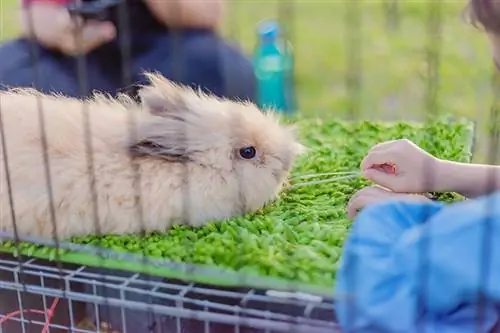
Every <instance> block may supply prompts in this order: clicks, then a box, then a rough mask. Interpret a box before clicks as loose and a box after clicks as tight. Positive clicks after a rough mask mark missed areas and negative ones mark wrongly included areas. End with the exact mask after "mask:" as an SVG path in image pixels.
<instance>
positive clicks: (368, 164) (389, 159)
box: [361, 149, 396, 170]
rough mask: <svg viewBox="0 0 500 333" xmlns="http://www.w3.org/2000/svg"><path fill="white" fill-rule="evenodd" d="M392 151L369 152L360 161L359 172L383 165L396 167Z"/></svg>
mask: <svg viewBox="0 0 500 333" xmlns="http://www.w3.org/2000/svg"><path fill="white" fill-rule="evenodd" d="M393 155H394V154H393V153H392V150H390V149H387V150H385V149H384V150H377V151H373V152H369V153H368V154H367V155H366V156H365V158H363V160H362V161H361V170H366V169H370V168H373V167H377V166H383V165H394V166H395V165H396V163H395V161H394V156H393Z"/></svg>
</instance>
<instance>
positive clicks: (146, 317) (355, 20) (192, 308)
mask: <svg viewBox="0 0 500 333" xmlns="http://www.w3.org/2000/svg"><path fill="white" fill-rule="evenodd" d="M385 4H386V5H385V16H386V26H387V29H388V32H389V33H395V34H397V32H398V29H399V28H400V25H401V24H402V17H401V15H400V10H399V2H398V1H397V0H387V1H385ZM108 5H109V6H111V7H112V8H113V10H109V11H108V12H107V13H108V14H109V13H111V14H110V15H114V19H115V20H116V22H117V25H118V46H119V51H120V57H119V59H116V60H117V61H119V62H120V63H121V68H122V72H121V77H122V85H121V86H122V87H123V92H124V93H126V94H129V95H130V96H132V97H133V98H137V97H138V96H137V92H138V90H137V88H138V86H137V84H136V83H137V82H133V81H134V80H133V78H132V75H131V68H132V63H131V58H132V47H131V38H130V36H131V34H132V31H131V30H132V29H131V20H133V19H134V18H133V15H134V13H133V12H132V11H131V10H130V9H129V8H128V6H129V5H130V3H129V2H126V1H120V0H118V1H116V2H112V1H105V0H94V1H91V2H82V3H73V4H71V5H70V7H71V8H72V10H73V12H75V13H79V14H82V13H83V14H86V15H88V17H93V15H97V14H99V13H98V12H99V11H100V10H101V9H102V8H106V6H108ZM236 5H237V3H235V4H234V6H236ZM100 6H101V7H100ZM361 6H363V1H360V0H353V1H346V2H345V3H344V7H345V31H344V36H345V51H346V60H347V63H346V66H345V68H346V73H345V86H346V89H347V91H348V96H349V102H348V105H347V108H348V118H349V119H350V120H356V119H360V118H361V112H360V108H361V102H360V99H361V94H362V91H363V89H369V87H363V82H362V73H363V64H362V55H363V52H365V50H363V48H362V46H363V40H362V36H363V34H362V27H363V21H362V15H361V11H360V7H361ZM441 7H442V3H441V1H438V0H434V1H430V2H428V5H427V8H428V9H427V10H428V16H427V17H428V21H427V22H426V23H425V26H426V27H427V29H428V30H427V37H428V39H427V45H425V49H426V61H425V63H426V71H427V73H426V75H425V77H426V87H427V89H426V110H427V113H426V115H427V120H432V119H434V118H435V117H436V115H438V113H439V108H438V107H437V103H438V96H439V94H438V93H439V66H440V45H441V42H442V41H441V34H442V17H441V15H442V13H441ZM277 8H278V13H277V16H278V19H279V21H280V23H281V25H282V27H284V31H283V34H284V35H285V37H286V39H287V40H289V41H292V43H291V44H292V45H294V47H295V48H298V47H307V46H306V45H304V44H305V43H306V42H305V41H297V40H296V39H295V38H294V23H295V19H296V17H297V16H300V12H296V10H295V8H294V2H293V1H279V5H278V7H277ZM177 15H181V14H180V13H178V14H177ZM238 31H239V30H238V24H237V22H235V21H232V23H231V27H230V37H231V39H233V40H238V34H239V33H238ZM172 33H173V34H174V35H175V34H176V33H177V32H176V31H175V30H174V31H173V32H172ZM179 36H180V33H179ZM77 37H78V36H77ZM80 37H81V36H80ZM171 42H172V45H171V48H172V50H181V49H182V45H181V43H182V40H181V38H180V37H179V38H173V39H172V40H171ZM32 50H33V52H32V54H31V60H32V64H31V65H32V70H33V71H34V73H35V74H34V78H35V86H37V81H38V80H39V78H40V77H39V76H40V73H39V72H38V69H37V63H38V58H37V57H38V54H37V52H36V49H35V48H32ZM183 56H184V55H183V54H182V53H181V52H174V53H173V56H172V57H170V59H168V60H169V61H170V62H171V64H170V67H171V68H172V69H173V72H172V73H171V78H172V79H174V80H175V79H176V78H177V79H179V78H181V77H182V76H183V73H182V70H183V69H184V67H183V66H182V58H183ZM87 61H88V59H87V58H86V57H85V56H79V57H77V59H76V63H77V73H78V75H77V76H78V80H79V86H80V95H81V96H89V95H90V94H91V91H90V88H89V86H90V85H89V82H88V78H87V74H88V66H87ZM220 66H222V67H223V68H224V66H225V63H223V61H221V63H220ZM227 70H231V69H230V68H228V69H227ZM234 79H235V76H234V75H228V76H227V80H226V81H225V85H226V91H230V90H231V89H232V87H236V85H237V82H233V81H232V80H234ZM236 79H237V77H236ZM288 81H294V78H293V77H292V78H289V80H288ZM497 81H498V78H497V77H495V80H494V82H495V86H494V87H495V90H494V91H498V88H497V87H496V85H498V83H497ZM231 94H232V93H229V95H231ZM495 95H496V94H495ZM288 98H289V99H294V98H295V96H294V94H292V96H288ZM299 102H300V101H299ZM1 105H2V104H1V103H0V107H1ZM83 105H84V109H83V110H82V119H81V120H82V121H83V122H84V132H85V133H84V138H83V139H84V140H85V156H86V166H85V167H86V172H85V173H86V175H87V176H88V180H87V184H88V185H87V186H88V191H89V193H91V196H92V198H91V206H90V209H91V211H92V212H91V216H92V223H93V224H94V228H95V231H96V234H98V235H99V234H100V228H101V226H102V224H101V222H102V221H101V218H100V212H99V198H98V193H97V191H98V190H97V188H96V179H97V178H98V177H99V175H98V170H97V168H96V167H95V165H94V154H95V152H94V151H93V144H92V139H91V138H92V131H93V128H92V126H91V123H92V121H91V119H92V117H93V115H92V114H91V112H89V109H88V107H86V105H85V104H83ZM184 107H187V106H184ZM37 108H38V111H39V112H38V117H39V124H40V128H39V130H40V133H41V138H42V140H41V147H40V148H41V151H42V152H43V154H42V157H43V165H44V170H45V173H44V177H45V183H46V191H47V193H48V197H49V201H50V205H49V207H50V211H49V214H48V217H49V219H50V223H51V225H52V230H53V237H52V240H49V239H41V238H36V237H27V236H26V237H24V236H23V237H21V236H19V233H18V229H17V227H16V211H15V202H14V196H13V194H12V193H11V191H12V189H11V178H10V173H11V170H9V156H10V154H15V152H9V151H8V149H7V143H8V140H9V138H8V137H7V136H6V135H5V131H4V121H3V117H2V112H0V129H1V131H0V133H1V142H2V146H1V147H2V152H3V160H4V165H3V166H2V168H3V172H4V174H5V176H6V177H5V179H6V184H5V187H2V188H3V189H2V191H3V190H4V189H5V191H7V194H2V195H8V199H9V207H8V209H9V210H10V214H11V217H12V220H13V222H14V225H13V232H12V233H9V232H1V233H0V235H1V239H2V240H13V241H14V242H15V246H16V252H17V255H12V254H7V253H3V254H1V256H0V277H1V278H0V306H1V307H0V333H2V332H5V333H17V332H23V333H26V332H37V333H38V332H42V333H45V332H88V333H93V332H102V333H104V332H106V333H108V332H109V333H111V332H113V333H114V332H123V333H126V332H129V333H143V332H157V333H160V332H166V333H180V332H185V333H191V332H197V333H198V332H206V333H209V332H217V333H223V332H234V333H239V332H241V333H243V332H247V333H260V332H266V333H267V332H311V333H313V332H330V333H331V332H337V331H340V327H339V326H338V324H337V321H336V318H335V313H334V311H333V306H332V305H333V302H334V300H333V297H331V296H329V295H325V294H322V295H319V294H315V293H314V292H312V291H311V292H304V291H303V290H300V289H298V290H297V289H295V288H296V287H295V286H294V285H293V284H292V283H290V285H283V282H282V281H280V283H282V284H281V285H279V286H278V285H276V286H275V287H276V288H275V289H276V290H274V289H273V288H269V287H262V286H261V285H259V283H258V281H256V280H255V278H254V277H245V275H244V274H236V273H231V272H223V273H222V274H227V276H229V277H230V278H231V279H233V280H238V281H239V283H238V284H236V286H233V287H221V286H216V285H212V284H209V283H205V282H193V281H197V280H196V278H197V275H199V274H200V272H201V270H200V269H196V268H195V267H194V266H193V265H184V264H177V263H171V262H166V261H164V260H159V259H158V260H156V259H151V258H149V257H148V255H147V251H146V249H147V247H148V244H147V243H143V244H141V245H140V248H141V249H142V251H143V252H142V255H132V254H129V253H121V252H117V251H113V250H109V249H104V247H100V246H95V247H89V246H84V245H76V244H72V243H68V242H66V241H64V240H60V239H58V237H57V234H58V232H57V230H58V226H59V227H60V223H61V221H58V220H57V213H56V210H57V209H58V207H57V206H56V205H55V204H54V198H53V196H54V195H53V192H52V183H53V179H52V175H53V172H51V165H52V164H51V160H50V159H49V154H48V153H47V151H48V149H49V147H48V143H47V137H46V123H45V117H44V114H45V112H46V111H47V106H46V105H44V104H43V103H42V100H41V99H40V98H38V103H37ZM0 111H1V110H0ZM129 115H130V117H129V119H128V133H129V135H130V138H129V140H130V142H136V141H137V139H138V131H137V124H136V122H137V119H136V116H135V114H134V113H133V112H130V113H129ZM490 119H491V124H492V125H493V126H492V127H493V128H492V131H491V132H492V134H491V139H490V140H489V141H490V142H491V144H490V147H489V160H488V162H489V163H490V164H498V160H497V155H498V154H497V153H498V141H499V140H498V139H499V138H498V136H499V134H498V126H497V125H498V123H499V122H498V119H499V116H498V102H497V101H495V103H494V106H493V107H492V108H491V115H490ZM240 125H241V124H238V123H235V124H230V127H231V128H235V129H237V128H238V127H239V126H240ZM179 126H182V123H181V124H180V125H179ZM183 132H184V133H188V129H187V128H186V129H185V130H184V131H183ZM179 139H180V140H184V141H186V140H189V138H187V137H181V138H179ZM180 145H181V146H182V147H185V146H186V145H185V144H182V143H181V144H180ZM178 153H179V154H180V155H182V153H183V152H182V151H181V152H178ZM129 162H130V168H131V172H132V174H133V185H132V186H133V187H134V193H135V195H134V202H133V207H135V213H136V217H135V218H136V220H137V221H138V223H140V226H142V228H141V229H146V228H145V225H146V219H147V217H146V216H148V214H147V212H145V211H144V206H143V203H142V195H143V194H144V193H141V172H140V165H138V163H136V161H135V160H133V159H131V160H130V161H129ZM427 169H429V168H427ZM425 172H426V174H428V175H429V177H427V181H428V182H432V181H433V170H431V169H429V170H426V171H425ZM182 177H183V181H182V183H183V184H184V185H186V186H183V198H184V200H183V211H184V216H186V217H189V216H190V214H192V208H191V207H190V205H191V203H192V200H191V197H192V195H193V193H192V192H191V191H190V182H191V181H192V179H190V174H189V171H188V170H187V168H184V172H183V175H182ZM242 181H244V179H243V176H242V175H240V177H238V182H239V187H238V188H239V189H240V193H238V195H242V194H241V188H242V187H243V186H245V184H243V183H241V182H242ZM495 181H496V179H495V178H494V177H493V178H491V179H490V181H489V184H491V185H492V186H493V187H492V189H493V188H494V187H495V184H494V182H495ZM244 202H245V200H240V203H243V204H244ZM3 209H5V207H3ZM240 210H241V211H242V212H243V211H246V207H240ZM490 228H491V223H487V224H486V225H485V229H484V241H483V245H484V251H483V252H482V253H483V257H482V260H483V262H484V265H483V266H484V267H483V271H482V272H481V274H482V275H481V276H482V277H483V281H482V282H483V283H487V282H488V280H487V279H488V272H489V271H488V266H487V263H488V262H489V260H488V257H487V256H488V253H489V251H488V249H489V246H490V244H491V242H492V241H493V240H491V239H490V236H491V232H490V230H491V229H490ZM101 240H103V239H102V238H101ZM181 241H182V242H185V243H186V246H185V247H186V248H189V247H190V246H191V244H190V239H187V238H186V239H182V240H181ZM21 242H31V243H35V244H39V245H46V246H49V245H51V246H52V247H53V248H54V249H55V251H53V252H52V254H51V257H52V258H51V259H52V260H46V259H47V258H45V259H40V258H34V257H30V256H27V255H25V254H23V253H22V251H21V249H20V248H19V246H20V243H21ZM428 246H429V244H425V246H424V247H423V248H421V249H420V255H421V257H420V258H421V261H422V267H425V264H426V262H427V261H428V259H427V257H426V256H427V255H428V251H427V247H428ZM61 251H65V252H67V251H75V252H85V253H91V254H92V255H93V256H94V258H97V259H96V260H94V263H93V265H81V264H78V263H75V262H73V263H70V262H63V261H62V260H61V254H60V252H61ZM238 255H239V254H237V256H238ZM241 255H243V253H242V254H241ZM109 258H115V259H119V260H122V261H123V262H129V263H132V264H133V265H136V266H137V268H138V272H130V271H126V270H120V269H118V268H119V267H115V268H103V265H102V264H103V263H104V262H105V261H106V260H107V259H109ZM139 267H143V268H144V267H149V268H151V267H153V268H158V267H167V268H168V269H169V270H171V271H178V272H179V271H182V274H178V275H177V276H179V278H165V277H160V276H158V275H155V274H154V269H152V271H153V273H150V274H149V273H148V272H149V270H146V272H145V271H139ZM203 272H204V274H208V275H217V274H221V273H220V272H219V271H210V270H209V269H207V270H206V271H203ZM419 273H420V278H419V281H420V282H421V283H422V285H423V286H424V288H425V283H426V278H427V273H428V272H427V271H426V270H425V269H424V270H422V271H420V272H419ZM227 276H226V277H227ZM490 283H491V282H490ZM242 286H246V287H242ZM278 289H279V290H278ZM350 289H351V290H355V286H354V287H353V286H351V288H350ZM332 293H333V290H332ZM483 296H484V295H478V297H479V298H481V297H483ZM425 304H426V300H425V299H421V300H420V303H419V305H420V307H421V308H423V307H424V306H425ZM353 309H354V306H353ZM481 313H482V312H481V309H478V317H479V318H481ZM357 315H359V314H357V313H355V312H354V311H353V312H352V313H350V316H351V318H354V317H355V316H357ZM481 324H482V323H481V321H480V320H479V321H478V325H481ZM423 329H424V328H423V327H422V330H423Z"/></svg>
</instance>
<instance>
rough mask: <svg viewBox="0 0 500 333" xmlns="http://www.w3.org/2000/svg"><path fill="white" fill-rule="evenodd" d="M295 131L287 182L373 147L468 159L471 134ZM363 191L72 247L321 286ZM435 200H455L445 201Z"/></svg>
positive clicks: (305, 196)
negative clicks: (301, 147)
mask: <svg viewBox="0 0 500 333" xmlns="http://www.w3.org/2000/svg"><path fill="white" fill-rule="evenodd" d="M299 128H300V130H301V132H300V133H301V140H302V142H303V143H304V144H305V145H306V146H308V147H309V148H310V152H309V153H308V155H306V156H303V157H302V158H300V159H299V160H298V162H297V164H296V166H295V168H294V170H293V176H297V175H303V174H310V173H325V172H332V171H344V170H345V171H351V170H358V168H359V163H360V161H361V159H362V158H363V157H364V155H365V154H366V152H367V151H368V149H369V148H370V147H371V146H372V145H374V144H376V143H379V142H382V141H385V140H391V139H397V138H408V139H410V140H412V141H414V142H415V143H416V144H418V145H420V146H421V147H422V148H424V149H426V150H427V151H429V152H430V153H432V154H434V155H436V156H438V157H440V158H445V159H449V160H456V161H468V160H469V159H470V153H469V151H470V144H471V140H470V139H471V136H472V129H471V125H470V124H469V123H466V122H453V123H450V122H444V121H443V122H434V123H432V124H427V125H418V124H410V123H396V124H376V123H371V122H356V123H345V122H340V121H335V120H327V121H321V120H317V119H308V120H301V121H300V122H299ZM367 184H368V182H366V181H365V180H363V179H361V178H355V179H350V180H345V181H340V182H336V183H328V184H319V185H314V186H306V187H298V188H295V189H293V190H289V191H285V192H283V193H282V195H281V198H280V199H279V200H277V201H276V202H274V203H272V204H270V205H269V206H268V207H265V208H264V209H263V210H262V211H261V212H258V213H256V214H249V215H247V216H244V217H240V218H235V219H232V220H230V221H223V222H219V223H210V224H209V225H207V226H206V227H203V228H199V229H192V228H188V227H182V226H176V227H174V228H172V229H171V230H170V231H168V232H165V233H162V234H159V233H155V234H151V235H148V236H146V238H141V237H140V236H135V235H127V236H113V235H108V236H104V237H100V238H98V237H82V238H75V239H73V242H74V243H79V244H91V245H96V246H103V247H105V248H110V249H114V250H118V251H129V252H135V253H142V252H143V251H144V250H145V251H146V253H147V254H148V255H149V256H151V257H162V258H167V259H170V260H173V261H176V262H183V263H195V264H208V265H216V266H218V267H222V268H230V269H234V270H242V271H244V272H246V273H256V274H258V275H260V276H267V277H277V278H284V279H286V280H290V281H296V282H301V283H305V284H310V285H316V286H325V287H327V286H330V285H331V283H332V282H333V280H334V275H335V271H336V265H337V263H338V260H339V258H340V255H341V247H342V244H343V241H344V239H345V237H346V235H347V233H348V230H349V226H350V224H351V222H350V221H349V220H348V219H347V217H346V213H345V205H346V203H347V201H348V200H349V198H350V196H351V195H352V194H353V193H354V192H355V191H357V190H359V189H361V188H363V187H364V186H366V185H367ZM441 199H443V200H455V199H459V197H458V196H456V195H451V194H446V195H445V196H443V197H442V198H441ZM142 244H145V245H144V246H145V248H143V246H142ZM7 246H8V247H10V248H12V246H13V245H12V244H7ZM23 248H24V249H25V251H26V253H34V252H35V249H34V246H33V245H23ZM25 251H23V252H25ZM44 251H47V249H45V250H44Z"/></svg>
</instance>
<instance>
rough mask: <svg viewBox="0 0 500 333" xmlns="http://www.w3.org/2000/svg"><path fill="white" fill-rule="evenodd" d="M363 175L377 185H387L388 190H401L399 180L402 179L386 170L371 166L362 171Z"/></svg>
mask: <svg viewBox="0 0 500 333" xmlns="http://www.w3.org/2000/svg"><path fill="white" fill-rule="evenodd" d="M362 175H363V177H365V178H366V179H368V180H370V181H372V182H374V183H375V184H377V185H380V186H382V187H385V188H386V189H388V190H391V191H393V192H399V191H400V189H399V187H398V182H399V181H400V179H399V178H398V177H397V176H395V175H394V174H392V173H388V172H386V171H383V170H380V169H377V168H371V169H366V170H363V171H362Z"/></svg>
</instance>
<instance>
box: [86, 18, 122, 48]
mask: <svg viewBox="0 0 500 333" xmlns="http://www.w3.org/2000/svg"><path fill="white" fill-rule="evenodd" d="M115 36H116V29H115V27H114V25H113V24H112V23H110V22H95V21H94V22H90V21H89V22H87V23H86V24H85V25H84V27H83V29H82V40H83V43H84V44H85V45H86V48H87V49H89V47H90V48H94V47H96V46H99V45H101V44H104V43H106V42H109V41H111V40H112V39H113V38H115Z"/></svg>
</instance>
